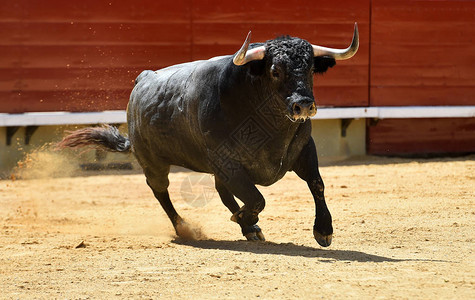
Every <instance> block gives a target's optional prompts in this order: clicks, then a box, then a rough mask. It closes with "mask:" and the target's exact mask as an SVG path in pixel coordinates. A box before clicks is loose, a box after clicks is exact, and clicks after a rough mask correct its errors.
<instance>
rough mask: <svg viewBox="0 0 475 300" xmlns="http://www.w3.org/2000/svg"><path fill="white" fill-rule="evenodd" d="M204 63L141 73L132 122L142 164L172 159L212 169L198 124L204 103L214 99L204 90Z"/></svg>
mask: <svg viewBox="0 0 475 300" xmlns="http://www.w3.org/2000/svg"><path fill="white" fill-rule="evenodd" d="M204 64H205V62H203V61H197V62H191V63H186V64H181V65H176V66H172V67H168V68H165V69H161V70H158V71H143V72H142V73H141V74H140V75H139V76H138V77H137V79H136V84H135V87H134V89H133V91H132V93H131V95H130V101H129V104H128V110H127V122H128V126H129V138H130V141H131V144H132V147H133V151H134V153H135V155H136V157H137V159H138V160H139V162H141V164H148V165H150V164H152V165H154V164H157V163H163V162H166V163H168V164H172V165H181V166H185V167H188V168H191V169H194V170H197V171H205V172H207V171H210V170H209V168H208V167H207V161H206V160H205V157H206V155H207V154H206V147H205V145H204V139H203V137H202V136H201V132H200V129H199V124H198V114H199V106H200V104H202V103H205V102H206V101H209V99H206V94H203V93H202V92H201V91H202V89H203V82H201V80H202V77H203V76H202V74H201V73H203V72H206V68H207V66H206V65H204ZM207 84H208V85H210V84H211V85H212V84H213V83H212V82H208V83H207ZM207 88H210V87H209V86H208V87H207Z"/></svg>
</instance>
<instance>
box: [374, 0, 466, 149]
mask: <svg viewBox="0 0 475 300" xmlns="http://www.w3.org/2000/svg"><path fill="white" fill-rule="evenodd" d="M370 66H371V70H370V105H371V106H403V105H409V106H410V105H475V1H466V0H451V1H448V0H446V1H445V0H443V1H441V0H423V1H413V0H412V1H411V0H398V1H393V0H373V1H372V10H371V58H370ZM367 145H368V152H369V153H371V154H411V153H448V152H475V119H474V118H469V119H413V120H411V119H388V120H381V121H380V122H378V123H377V125H376V126H369V127H368V143H367Z"/></svg>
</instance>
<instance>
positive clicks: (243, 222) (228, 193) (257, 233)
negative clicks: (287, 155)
mask: <svg viewBox="0 0 475 300" xmlns="http://www.w3.org/2000/svg"><path fill="white" fill-rule="evenodd" d="M215 181H216V190H217V191H218V193H219V196H220V197H221V200H222V201H223V203H224V204H225V205H226V207H228V209H229V210H230V211H231V212H232V213H233V215H232V217H231V220H232V221H234V222H236V223H238V224H239V225H240V226H241V230H242V234H243V235H244V236H245V237H246V239H247V240H250V241H259V240H261V241H263V240H265V238H264V234H263V233H262V231H261V229H260V228H259V226H258V225H257V222H258V221H259V213H260V212H261V211H262V210H263V209H264V206H265V200H264V197H263V196H262V194H261V193H260V192H259V190H258V189H257V188H256V186H255V185H254V183H253V182H252V181H251V179H250V177H249V175H248V174H247V173H246V171H245V170H244V168H243V167H242V166H241V165H240V163H239V162H237V161H235V160H231V159H228V160H226V163H223V164H221V165H219V166H217V165H215ZM234 196H236V197H237V198H239V199H240V200H241V201H242V202H243V203H244V206H242V207H241V208H239V205H238V204H237V203H236V201H235V200H234Z"/></svg>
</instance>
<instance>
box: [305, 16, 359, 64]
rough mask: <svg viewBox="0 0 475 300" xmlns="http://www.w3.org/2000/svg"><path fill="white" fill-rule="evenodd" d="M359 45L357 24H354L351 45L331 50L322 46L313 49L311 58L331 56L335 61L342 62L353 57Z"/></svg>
mask: <svg viewBox="0 0 475 300" xmlns="http://www.w3.org/2000/svg"><path fill="white" fill-rule="evenodd" d="M359 45H360V39H359V33H358V24H356V23H355V30H354V32H353V40H352V41H351V45H350V46H349V47H348V48H346V49H333V48H327V47H322V46H315V45H312V47H313V56H331V57H333V58H334V59H336V60H344V59H348V58H351V57H353V55H355V54H356V51H358V47H359Z"/></svg>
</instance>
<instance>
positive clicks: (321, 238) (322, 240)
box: [313, 230, 332, 247]
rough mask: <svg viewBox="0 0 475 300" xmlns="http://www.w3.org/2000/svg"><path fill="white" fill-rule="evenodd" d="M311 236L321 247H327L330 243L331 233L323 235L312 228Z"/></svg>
mask: <svg viewBox="0 0 475 300" xmlns="http://www.w3.org/2000/svg"><path fill="white" fill-rule="evenodd" d="M313 236H314V237H315V240H316V241H317V243H318V244H319V245H320V246H322V247H328V246H330V244H331V243H332V234H329V235H323V234H321V233H318V232H317V231H316V230H314V231H313Z"/></svg>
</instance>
